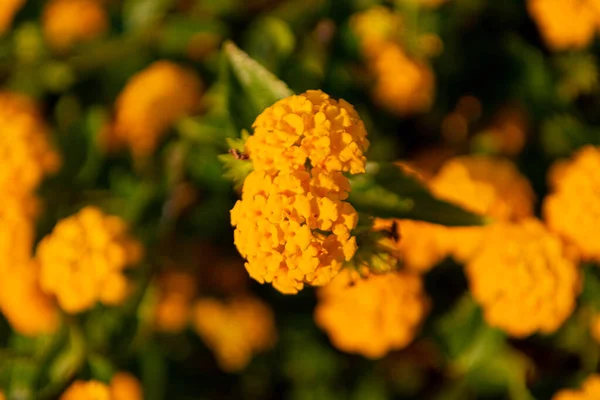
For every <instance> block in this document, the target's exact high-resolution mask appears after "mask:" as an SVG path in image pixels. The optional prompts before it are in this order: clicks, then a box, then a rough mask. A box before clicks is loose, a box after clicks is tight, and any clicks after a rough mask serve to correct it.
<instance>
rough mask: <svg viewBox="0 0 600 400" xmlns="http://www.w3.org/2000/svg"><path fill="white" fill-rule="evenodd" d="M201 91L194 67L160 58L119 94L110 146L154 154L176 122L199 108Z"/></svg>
mask: <svg viewBox="0 0 600 400" xmlns="http://www.w3.org/2000/svg"><path fill="white" fill-rule="evenodd" d="M201 95H202V83H201V81H200V79H199V78H198V76H197V75H196V74H195V73H194V72H193V71H191V70H188V69H186V68H182V67H180V66H179V65H177V64H174V63H172V62H169V61H156V62H155V63H153V64H152V65H150V66H149V67H147V68H146V69H145V70H143V71H141V72H139V73H138V74H137V75H134V76H133V77H132V78H131V79H130V80H129V82H128V83H127V86H126V87H125V88H124V89H123V91H122V92H121V94H120V95H119V98H118V99H117V102H116V118H115V122H114V126H113V129H112V130H111V131H110V132H108V135H109V136H110V137H109V138H108V140H106V141H107V142H108V147H109V148H118V147H120V146H122V145H126V146H128V147H129V148H130V149H131V152H132V153H133V155H134V156H136V157H146V156H148V155H150V154H151V153H152V152H153V151H154V149H155V148H156V146H157V145H158V144H159V141H160V140H161V138H162V137H163V136H164V134H165V133H166V132H167V130H168V129H169V127H170V126H171V125H173V123H175V122H176V121H177V120H178V119H180V118H182V117H184V116H186V115H188V114H192V113H193V112H194V111H196V110H197V108H198V107H199V104H200V96H201Z"/></svg>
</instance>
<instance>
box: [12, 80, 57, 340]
mask: <svg viewBox="0 0 600 400" xmlns="http://www.w3.org/2000/svg"><path fill="white" fill-rule="evenodd" d="M0 127H1V128H0V131H1V134H0V161H1V163H2V168H0V192H1V193H2V198H1V199H0V311H1V312H2V314H3V315H4V316H5V317H6V319H7V320H8V322H9V323H10V324H11V326H12V327H13V328H14V329H15V330H16V331H18V332H19V333H21V334H23V335H29V336H35V335H40V334H45V333H51V332H52V331H54V330H55V329H56V328H57V326H58V322H59V318H58V312H57V308H56V305H55V304H54V302H53V301H52V300H51V299H50V298H49V297H48V296H47V295H45V294H44V293H42V291H41V290H40V287H39V281H38V279H39V273H38V271H39V265H38V264H37V262H35V261H34V260H32V249H33V242H34V236H35V217H36V215H37V209H38V201H37V198H36V197H35V194H34V192H35V190H36V189H37V187H38V185H39V184H40V182H41V180H42V179H43V178H44V176H45V175H47V174H49V173H52V172H55V171H56V170H57V169H58V167H59V165H60V158H59V156H58V155H57V154H56V153H55V152H54V151H53V150H52V148H51V146H50V143H49V138H48V136H49V135H48V131H47V128H46V125H45V124H44V122H43V121H42V119H41V116H40V115H39V112H38V109H37V107H36V105H35V103H34V102H33V101H32V100H30V99H29V98H27V97H25V96H22V95H19V94H15V93H8V92H0Z"/></svg>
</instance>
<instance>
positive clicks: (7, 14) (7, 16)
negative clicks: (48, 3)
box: [0, 0, 25, 35]
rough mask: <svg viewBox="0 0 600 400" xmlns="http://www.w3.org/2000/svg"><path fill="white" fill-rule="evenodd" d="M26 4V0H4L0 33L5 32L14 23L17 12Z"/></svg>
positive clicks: (0, 12) (0, 17) (1, 7)
mask: <svg viewBox="0 0 600 400" xmlns="http://www.w3.org/2000/svg"><path fill="white" fill-rule="evenodd" d="M23 4H25V0H4V1H3V2H2V4H0V35H2V34H3V33H5V32H6V31H7V30H8V28H10V25H11V23H12V20H13V18H14V17H15V14H16V13H17V12H18V11H19V9H20V8H21V7H23Z"/></svg>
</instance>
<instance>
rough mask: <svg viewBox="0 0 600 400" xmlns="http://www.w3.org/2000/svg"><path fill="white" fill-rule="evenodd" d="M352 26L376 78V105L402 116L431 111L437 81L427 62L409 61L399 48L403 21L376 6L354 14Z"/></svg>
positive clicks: (374, 94) (409, 58)
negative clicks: (378, 104) (377, 103)
mask: <svg viewBox="0 0 600 400" xmlns="http://www.w3.org/2000/svg"><path fill="white" fill-rule="evenodd" d="M350 25H351V27H352V29H353V31H354V33H355V35H356V36H357V37H358V40H359V43H360V48H361V51H362V53H363V55H364V57H365V59H366V61H367V66H368V68H369V70H370V71H371V74H372V75H373V76H374V78H375V85H374V87H373V97H374V98H375V99H376V101H378V102H379V103H381V105H383V106H384V107H386V108H387V109H389V110H390V111H393V112H396V113H398V114H400V115H406V114H412V113H419V112H424V111H427V110H429V108H430V106H431V104H432V102H433V97H434V91H435V77H434V75H433V72H432V71H431V68H430V67H429V66H428V65H427V64H426V63H425V62H424V61H421V60H416V59H413V58H411V57H409V56H408V55H407V54H406V52H405V50H404V49H403V48H402V46H400V44H399V39H400V37H401V36H402V34H403V24H402V19H401V17H400V16H399V15H398V14H396V13H394V12H392V10H390V9H389V8H387V7H382V6H376V7H372V8H370V9H367V10H366V11H363V12H360V13H358V14H355V15H354V16H353V17H352V18H351V20H350ZM426 39H427V40H424V41H423V43H424V44H426V45H427V46H429V44H427V43H429V42H431V40H429V39H430V38H426Z"/></svg>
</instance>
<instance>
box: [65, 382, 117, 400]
mask: <svg viewBox="0 0 600 400" xmlns="http://www.w3.org/2000/svg"><path fill="white" fill-rule="evenodd" d="M60 400H114V399H113V398H112V397H111V394H110V388H109V387H108V385H106V384H104V383H102V382H98V381H75V382H73V384H72V385H71V386H69V388H68V389H67V390H66V391H65V392H64V393H63V394H62V396H60Z"/></svg>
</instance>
